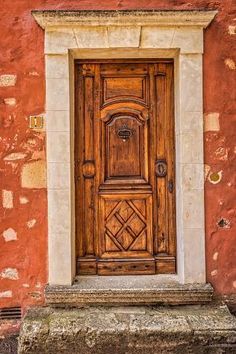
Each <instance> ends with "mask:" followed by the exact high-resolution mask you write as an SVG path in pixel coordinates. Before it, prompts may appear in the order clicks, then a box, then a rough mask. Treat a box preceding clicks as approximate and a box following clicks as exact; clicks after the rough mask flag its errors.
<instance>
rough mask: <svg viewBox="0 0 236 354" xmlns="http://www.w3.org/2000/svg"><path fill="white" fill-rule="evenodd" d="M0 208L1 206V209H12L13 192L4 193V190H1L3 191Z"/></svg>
mask: <svg viewBox="0 0 236 354" xmlns="http://www.w3.org/2000/svg"><path fill="white" fill-rule="evenodd" d="M2 206H3V208H6V209H12V208H13V192H12V191H6V190H5V189H3V191H2Z"/></svg>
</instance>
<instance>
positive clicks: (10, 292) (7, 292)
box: [0, 290, 12, 298]
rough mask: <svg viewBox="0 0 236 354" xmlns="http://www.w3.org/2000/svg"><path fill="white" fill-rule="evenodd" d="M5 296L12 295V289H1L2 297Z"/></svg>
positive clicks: (0, 296)
mask: <svg viewBox="0 0 236 354" xmlns="http://www.w3.org/2000/svg"><path fill="white" fill-rule="evenodd" d="M4 297H6V298H7V297H12V291H11V290H6V291H1V292H0V298H4Z"/></svg>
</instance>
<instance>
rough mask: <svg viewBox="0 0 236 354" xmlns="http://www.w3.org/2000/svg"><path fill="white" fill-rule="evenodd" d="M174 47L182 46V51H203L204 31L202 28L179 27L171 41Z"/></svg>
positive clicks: (187, 52)
mask: <svg viewBox="0 0 236 354" xmlns="http://www.w3.org/2000/svg"><path fill="white" fill-rule="evenodd" d="M171 47H172V48H180V51H181V53H186V54H190V53H203V31H202V30H201V29H200V28H197V29H194V28H192V29H190V28H189V29H188V30H187V31H186V29H185V28H177V29H176V30H175V32H174V35H173V40H172V43H171Z"/></svg>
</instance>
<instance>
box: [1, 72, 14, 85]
mask: <svg viewBox="0 0 236 354" xmlns="http://www.w3.org/2000/svg"><path fill="white" fill-rule="evenodd" d="M15 84H16V75H11V74H4V75H0V87H5V86H15Z"/></svg>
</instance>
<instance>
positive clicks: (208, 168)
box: [204, 164, 211, 180]
mask: <svg viewBox="0 0 236 354" xmlns="http://www.w3.org/2000/svg"><path fill="white" fill-rule="evenodd" d="M210 170H211V167H210V166H209V165H206V164H205V165H204V174H205V180H206V179H207V177H208V174H209V172H210Z"/></svg>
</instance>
